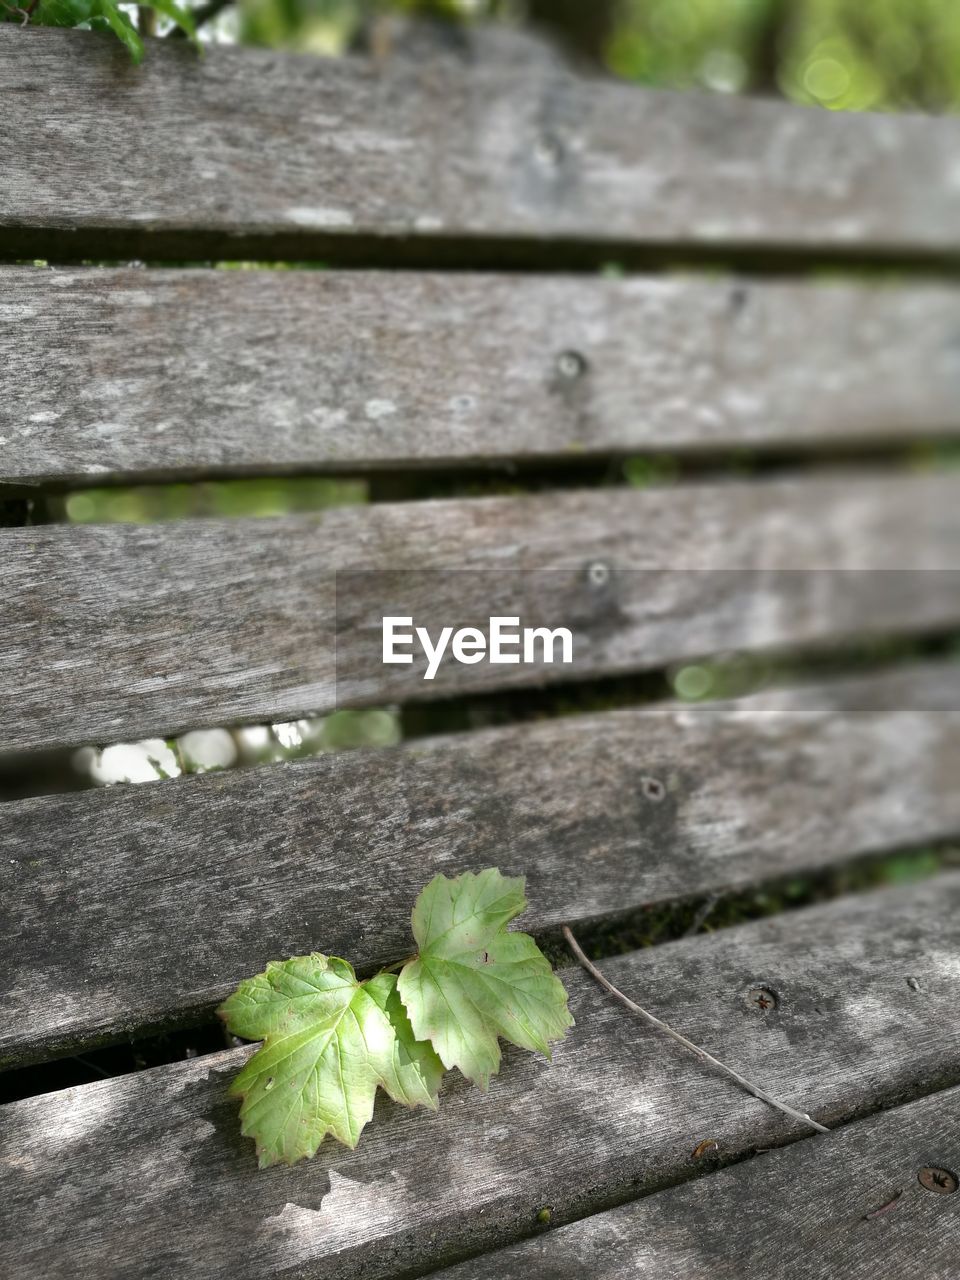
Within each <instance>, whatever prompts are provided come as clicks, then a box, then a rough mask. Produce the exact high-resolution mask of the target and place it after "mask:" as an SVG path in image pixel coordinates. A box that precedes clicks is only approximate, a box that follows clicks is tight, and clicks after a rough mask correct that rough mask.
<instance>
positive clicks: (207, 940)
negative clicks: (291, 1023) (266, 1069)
mask: <svg viewBox="0 0 960 1280" xmlns="http://www.w3.org/2000/svg"><path fill="white" fill-rule="evenodd" d="M957 777H960V664H957V665H954V666H948V665H943V666H940V665H935V664H933V665H930V666H929V667H926V668H923V667H921V668H917V669H914V670H909V671H904V672H903V673H900V674H895V675H891V676H887V677H883V678H876V679H869V678H862V679H859V680H854V681H849V682H836V683H831V684H825V685H822V686H813V687H810V688H800V689H795V690H793V691H790V692H789V693H788V692H781V693H778V694H777V695H775V696H772V697H767V696H761V697H754V698H749V699H744V700H743V701H742V702H741V703H731V704H728V705H723V704H717V705H716V706H714V707H709V706H706V705H703V706H697V707H687V708H683V707H679V708H678V707H659V708H650V709H646V710H636V709H635V710H624V711H618V712H610V713H605V714H602V715H592V716H582V717H571V718H567V719H560V720H551V721H546V722H544V723H541V724H534V725H527V726H522V727H517V728H512V729H504V730H496V731H492V730H491V731H485V732H482V733H475V734H467V735H462V736H453V737H446V738H436V739H432V740H424V741H422V742H417V743H415V744H411V745H410V746H408V747H403V748H400V749H398V750H395V751H386V752H378V753H351V754H350V755H347V756H340V757H326V758H322V759H316V760H312V761H309V762H302V763H300V764H297V765H295V766H290V767H287V768H282V767H277V766H268V767H266V768H260V769H255V770H252V771H241V772H233V773H226V774H211V775H208V776H206V777H202V778H191V779H185V780H182V781H173V782H164V783H160V784H156V785H152V786H148V787H146V788H134V789H129V788H115V789H112V790H110V791H106V792H102V791H101V792H89V793H84V794H80V795H61V796H57V797H42V798H38V799H35V800H28V801H20V802H15V803H13V802H11V803H8V804H5V805H0V851H2V858H0V972H4V973H6V974H7V981H6V982H5V983H4V985H3V990H2V991H0V1061H2V1062H3V1063H6V1064H7V1065H11V1064H14V1063H24V1062H29V1061H35V1060H37V1059H38V1058H42V1057H45V1056H49V1055H50V1054H51V1053H56V1052H64V1051H67V1050H69V1049H70V1048H71V1046H74V1047H75V1046H76V1045H78V1044H81V1043H84V1042H87V1043H90V1042H95V1041H98V1040H104V1039H110V1038H114V1037H116V1036H118V1035H119V1034H122V1033H123V1032H125V1031H133V1030H135V1029H139V1030H141V1031H142V1030H143V1029H144V1028H145V1027H159V1026H164V1025H169V1024H170V1023H171V1022H176V1021H177V1020H180V1021H182V1020H184V1019H185V1018H186V1017H189V1016H192V1015H194V1014H196V1013H197V1012H199V1011H206V1010H207V1009H209V1008H210V1007H212V1005H213V1004H214V1003H215V1002H216V1001H218V1000H219V999H221V998H222V997H223V996H225V995H226V994H227V993H228V992H229V990H230V989H231V988H232V987H233V986H234V985H235V984H236V983H237V982H238V981H239V980H240V979H241V978H242V977H244V976H246V975H247V974H249V973H252V972H254V971H256V970H258V969H260V968H262V967H263V965H264V964H265V963H266V961H267V960H269V959H272V958H276V957H279V956H286V955H290V954H303V953H305V952H307V951H310V950H311V949H313V948H315V947H317V946H321V947H322V948H323V949H324V950H327V951H330V952H332V953H333V954H336V955H348V956H350V957H351V958H352V959H354V960H355V961H356V962H357V963H359V964H361V965H363V966H370V965H378V964H385V963H388V962H390V961H393V960H395V959H396V958H397V957H398V956H403V955H405V954H406V952H407V948H408V947H409V941H410V936H409V926H410V905H411V903H412V901H413V899H414V897H415V896H416V894H417V892H418V891H419V889H420V887H421V886H422V885H423V884H424V883H425V882H426V881H427V880H428V879H430V878H431V877H432V876H433V875H434V874H435V873H436V872H438V871H443V872H444V873H446V874H448V875H454V874H457V873H458V872H459V871H461V870H463V869H464V868H466V867H474V868H480V867H483V866H488V865H499V866H500V867H501V868H502V869H503V870H504V871H509V872H511V873H517V874H526V876H527V877H528V886H529V889H528V892H529V897H530V901H531V903H532V912H531V926H532V927H533V928H535V929H536V930H538V931H543V930H549V929H555V928H557V927H558V926H559V924H560V923H562V922H563V921H570V922H578V921H583V920H591V919H596V918H597V917H599V916H603V915H608V914H610V913H616V912H622V911H626V910H629V909H631V908H637V907H640V906H642V905H643V904H645V903H649V902H657V901H662V900H665V899H669V898H677V897H690V896H694V895H697V894H701V893H703V894H706V893H711V892H719V891H721V890H724V889H728V888H731V887H734V886H737V885H743V884H746V883H750V882H756V881H762V880H765V879H770V878H772V877H775V876H782V875H786V874H790V873H792V872H796V871H800V870H804V869H808V870H809V869H813V868H817V867H822V866H824V865H827V864H829V863H833V862H837V861H839V860H842V859H846V858H848V857H850V856H852V855H856V854H864V853H870V852H878V851H880V850H885V849H893V848H897V847H899V846H905V845H913V846H914V847H916V846H917V845H918V844H922V843H923V842H925V841H938V840H943V839H946V838H950V837H953V836H960V793H958V791H957V787H956V779H957ZM371 921H375V922H376V928H375V929H374V928H372V927H371V924H370V922H371ZM144 957H149V962H147V963H145V962H144ZM51 993H56V995H55V997H54V996H52V995H51Z"/></svg>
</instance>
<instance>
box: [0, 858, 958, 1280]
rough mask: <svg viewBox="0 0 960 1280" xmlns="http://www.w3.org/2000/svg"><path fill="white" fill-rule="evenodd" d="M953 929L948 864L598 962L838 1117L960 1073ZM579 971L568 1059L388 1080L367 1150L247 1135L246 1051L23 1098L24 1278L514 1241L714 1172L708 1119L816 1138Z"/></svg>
mask: <svg viewBox="0 0 960 1280" xmlns="http://www.w3.org/2000/svg"><path fill="white" fill-rule="evenodd" d="M356 909H357V911H358V913H362V912H363V910H364V908H363V905H362V904H360V903H358V904H357V907H356ZM365 918H367V917H365ZM367 919H368V924H369V925H370V927H376V926H377V925H378V924H379V921H378V920H377V917H376V916H375V915H371V916H370V917H368V918H367ZM226 923H227V921H226V920H225V921H224V924H226ZM958 947H960V875H951V876H944V877H941V878H938V879H937V880H935V881H932V882H928V883H926V884H924V885H922V886H920V887H913V888H911V889H909V890H902V891H897V892H889V891H888V892H887V893H886V894H879V895H869V896H866V897H863V898H853V899H846V900H842V901H838V902H835V903H833V904H830V905H829V906H827V907H824V908H820V909H817V910H813V911H807V912H798V913H794V914H791V915H787V916H780V917H778V918H775V919H769V920H765V921H763V922H758V923H756V924H752V925H747V926H744V927H742V928H738V929H733V930H728V931H723V932H721V933H718V934H714V935H711V936H705V937H699V938H695V939H690V940H689V941H687V942H680V943H673V944H669V945H667V946H664V947H658V948H654V949H653V950H652V951H646V952H642V953H639V954H638V953H635V954H633V955H630V956H625V957H621V958H619V959H617V960H611V961H609V962H607V963H606V964H605V966H604V967H605V969H606V970H607V972H608V973H609V976H610V978H611V979H612V980H613V981H614V982H616V983H617V984H618V985H620V986H621V987H622V988H624V989H626V990H627V991H628V992H629V993H630V994H632V995H633V996H634V997H636V998H637V999H640V1000H643V1001H644V1002H645V1003H646V1004H648V1005H650V1006H652V1008H653V1010H654V1011H655V1012H657V1013H658V1014H660V1015H661V1016H663V1017H664V1018H665V1019H666V1020H667V1021H669V1022H670V1023H672V1024H673V1025H675V1026H676V1027H677V1028H678V1029H680V1030H682V1031H684V1032H686V1033H688V1034H690V1035H692V1036H694V1037H695V1038H696V1039H697V1040H698V1041H699V1042H700V1043H701V1044H703V1045H704V1046H705V1047H707V1048H709V1049H710V1050H711V1051H713V1052H715V1053H716V1054H717V1055H718V1056H719V1057H721V1058H722V1059H723V1060H725V1061H727V1062H730V1063H731V1064H732V1065H734V1066H737V1067H739V1068H740V1069H741V1070H744V1071H747V1072H749V1074H750V1075H752V1076H753V1077H754V1078H755V1079H756V1080H758V1081H760V1082H762V1084H763V1085H764V1086H765V1087H766V1088H768V1089H769V1090H770V1091H771V1092H772V1093H774V1094H775V1095H780V1096H782V1097H783V1098H784V1099H785V1100H787V1101H789V1102H790V1103H792V1104H793V1105H795V1106H798V1107H800V1108H801V1109H803V1110H809V1111H810V1112H811V1113H812V1114H813V1115H814V1116H815V1117H816V1118H817V1119H819V1120H820V1121H821V1122H823V1123H825V1124H827V1125H828V1126H830V1125H834V1124H837V1123H839V1122H841V1121H844V1120H848V1119H851V1118H853V1117H855V1116H858V1115H862V1114H864V1113H867V1112H869V1111H871V1110H873V1109H875V1108H877V1107H879V1106H884V1105H886V1106H889V1105H893V1104H895V1103H899V1102H903V1101H908V1100H910V1099H912V1098H914V1097H916V1096H918V1095H919V1094H921V1093H923V1092H927V1091H930V1090H934V1089H937V1088H942V1087H946V1086H948V1085H951V1084H953V1083H955V1082H956V1080H957V1077H958V1074H960V1062H958V1058H957V1045H958V1039H960V1000H958V995H960V975H958V971H957V952H958ZM148 960H149V958H148V957H144V963H145V964H146V963H148ZM563 977H564V980H565V982H566V984H567V986H568V988H569V991H570V996H571V1007H572V1010H573V1013H574V1016H575V1017H576V1020H577V1025H576V1027H575V1028H574V1029H573V1031H572V1032H571V1033H570V1035H569V1036H568V1038H567V1039H566V1040H565V1041H564V1042H563V1043H561V1044H560V1045H559V1046H557V1049H556V1052H555V1054H554V1061H553V1064H552V1065H550V1064H548V1063H547V1062H545V1061H544V1060H542V1059H537V1058H534V1057H532V1056H529V1055H525V1054H522V1053H517V1052H508V1053H507V1054H506V1056H505V1062H504V1067H503V1070H502V1072H501V1075H500V1076H499V1077H498V1078H497V1079H496V1080H495V1081H494V1082H493V1085H492V1087H491V1089H490V1091H489V1093H487V1094H481V1093H480V1092H479V1090H477V1089H475V1088H472V1087H470V1086H468V1085H466V1083H465V1082H464V1081H463V1080H462V1079H461V1078H460V1077H454V1076H452V1075H451V1077H449V1078H448V1081H447V1082H446V1085H445V1088H444V1091H443V1097H442V1100H441V1107H440V1111H439V1112H438V1113H437V1114H435V1115H432V1114H430V1113H427V1112H404V1111H403V1110H402V1108H399V1107H396V1106H394V1105H392V1104H390V1103H388V1102H386V1101H381V1105H379V1106H378V1108H377V1113H376V1115H375V1117H374V1120H373V1123H372V1124H371V1126H370V1127H369V1128H368V1130H367V1131H366V1132H365V1133H364V1135H363V1137H362V1140H361V1142H360V1145H359V1147H358V1148H357V1149H356V1151H354V1152H348V1151H345V1150H344V1149H342V1148H339V1147H336V1146H335V1144H331V1145H329V1146H324V1147H323V1148H322V1149H321V1151H320V1152H319V1153H318V1155H317V1156H316V1157H315V1158H314V1159H313V1160H312V1161H309V1162H306V1163H302V1164H300V1165H297V1166H295V1167H293V1168H290V1169H286V1168H275V1169H271V1170H269V1171H266V1172H261V1171H259V1170H257V1168H256V1163H255V1159H254V1156H253V1144H252V1143H251V1142H250V1141H249V1139H245V1138H241V1137H240V1136H239V1127H238V1123H237V1116H236V1111H237V1107H236V1103H235V1102H234V1101H232V1100H229V1099H228V1098H227V1097H226V1085H227V1081H228V1080H229V1078H231V1077H232V1076H233V1074H234V1073H235V1072H236V1070H237V1068H238V1067H239V1065H240V1063H241V1062H242V1061H243V1060H244V1058H245V1056H246V1052H247V1051H246V1050H237V1051H230V1052H226V1053H224V1054H222V1055H215V1056H213V1057H208V1058H200V1059H196V1060H194V1061H192V1062H186V1063H183V1064H177V1065H174V1066H169V1067H160V1068H157V1069H155V1070H152V1071H146V1072H143V1073H142V1074H139V1075H130V1076H123V1077H119V1078H115V1079H112V1080H104V1081H102V1082H99V1083H95V1084H91V1085H87V1086H81V1087H79V1088H75V1089H71V1090H65V1091H63V1092H61V1093H54V1094H48V1095H46V1096H40V1097H35V1098H31V1099H28V1100H26V1101H24V1102H20V1103H15V1104H11V1105H9V1106H7V1107H5V1108H4V1114H3V1119H4V1124H3V1126H2V1133H0V1206H2V1208H0V1217H2V1218H3V1219H4V1220H5V1222H6V1226H7V1229H6V1230H5V1231H4V1233H3V1234H4V1237H5V1238H6V1239H7V1240H8V1241H9V1243H8V1244H7V1245H6V1249H5V1256H4V1262H5V1268H6V1276H7V1277H8V1280H35V1278H36V1277H37V1276H43V1277H45V1280H61V1278H64V1280H65V1278H66V1277H71V1280H72V1277H73V1276H75V1275H78V1274H80V1275H97V1276H103V1277H111V1278H112V1277H116V1278H117V1280H120V1277H122V1278H123V1280H132V1278H135V1277H147V1276H157V1275H175V1274H180V1275H190V1276H203V1277H219V1276H224V1277H228V1276H229V1277H232V1278H234V1280H236V1278H238V1277H245V1276H251V1277H253V1276H257V1277H262V1276H267V1275H278V1274H290V1275H297V1276H299V1277H302V1278H304V1280H305V1278H307V1277H321V1276H322V1277H324V1278H325V1280H338V1278H339V1277H346V1276H359V1275H361V1274H362V1275H363V1276H364V1277H366V1278H367V1280H371V1278H374V1277H387V1276H391V1275H395V1274H397V1273H398V1272H402V1273H409V1272H412V1271H416V1269H417V1268H418V1267H420V1268H423V1269H427V1268H428V1267H430V1266H435V1265H437V1264H440V1263H442V1262H445V1261H452V1260H453V1259H454V1258H455V1257H457V1256H463V1254H464V1253H466V1252H468V1251H470V1250H477V1249H483V1248H491V1247H493V1246H495V1245H497V1244H505V1243H509V1242H511V1241H514V1240H516V1239H517V1238H518V1237H520V1236H522V1235H524V1234H527V1233H530V1232H532V1231H533V1230H535V1228H536V1220H537V1213H538V1211H539V1210H540V1209H541V1208H542V1207H544V1206H545V1205H550V1206H551V1207H552V1210H553V1220H554V1222H555V1223H557V1224H561V1223H563V1222H564V1221H565V1220H567V1219H569V1218H571V1217H573V1216H575V1215H583V1214H586V1213H589V1212H591V1211H595V1210H597V1209H600V1208H604V1207H608V1206H610V1205H611V1204H614V1203H617V1202H618V1201H622V1200H624V1199H626V1198H628V1197H631V1196H634V1195H637V1194H640V1193H642V1192H644V1191H648V1190H653V1189H655V1188H657V1187H660V1186H663V1185H664V1184H665V1183H667V1182H670V1181H673V1180H676V1179H677V1178H680V1177H683V1176H684V1175H689V1174H693V1173H696V1172H697V1171H698V1170H699V1169H700V1168H701V1166H699V1164H698V1162H696V1161H694V1160H693V1159H692V1152H693V1151H694V1149H695V1147H697V1145H698V1144H699V1143H701V1142H702V1141H704V1140H705V1139H713V1140H714V1141H716V1142H717V1143H718V1145H719V1149H720V1153H721V1155H722V1157H723V1158H725V1159H730V1158H733V1157H736V1156H738V1155H742V1154H746V1153H748V1152H750V1151H752V1150H754V1149H756V1148H757V1147H770V1146H774V1145H777V1144H779V1143H782V1142H784V1141H786V1140H788V1139H790V1138H793V1137H799V1136H802V1135H801V1131H800V1129H799V1127H795V1126H794V1122H792V1121H790V1120H788V1119H787V1118H785V1117H784V1116H783V1115H782V1114H780V1113H779V1112H775V1111H773V1110H771V1109H769V1108H768V1107H766V1106H765V1105H764V1104H763V1103H760V1102H757V1101H756V1100H755V1099H754V1098H752V1097H750V1096H749V1095H748V1094H746V1093H744V1092H742V1091H741V1090H740V1089H739V1088H738V1087H737V1086H735V1085H733V1084H731V1083H730V1082H728V1081H727V1080H726V1079H725V1078H723V1077H721V1076H718V1075H714V1074H713V1073H711V1072H710V1071H708V1070H706V1069H705V1068H704V1067H702V1066H701V1064H699V1063H698V1062H696V1061H695V1060H694V1059H693V1058H691V1057H690V1056H689V1055H688V1054H687V1053H685V1052H684V1051H683V1050H681V1049H679V1048H678V1047H677V1046H675V1045H673V1044H672V1043H671V1042H670V1041H668V1040H667V1039H665V1038H664V1037H662V1036H660V1035H659V1034H658V1033H656V1032H654V1031H652V1030H650V1029H648V1028H647V1027H646V1026H645V1025H643V1024H642V1023H640V1022H639V1021H638V1020H636V1019H634V1018H631V1017H630V1016H629V1015H628V1014H627V1013H625V1011H624V1010H623V1009H622V1007H621V1006H620V1005H618V1004H616V1003H615V1002H614V1001H613V1000H612V999H610V998H609V997H608V996H607V995H606V994H605V993H603V992H602V991H600V989H599V988H597V987H596V985H595V984H593V983H592V981H591V979H589V978H588V977H587V976H586V975H585V974H583V973H581V972H580V971H579V970H565V971H564V973H563ZM910 977H912V978H915V979H916V985H917V988H918V989H916V990H915V989H914V988H913V987H911V986H910V985H908V983H907V979H908V978H910ZM758 984H762V985H764V986H768V987H771V988H772V989H773V990H774V991H775V992H776V993H777V994H778V996H779V1004H778V1006H777V1008H776V1009H774V1010H772V1011H770V1012H768V1013H766V1014H764V1013H762V1012H760V1011H759V1010H757V1008H756V1007H755V1006H752V1005H751V1004H750V1003H749V1002H748V1001H747V999H746V998H745V997H746V995H747V993H748V992H749V991H750V990H751V989H753V988H754V987H756V986H757V985H758ZM934 1154H935V1153H934V1152H931V1158H933V1156H934ZM868 1207H871V1208H872V1207H874V1206H873V1205H872V1204H870V1205H869V1206H868Z"/></svg>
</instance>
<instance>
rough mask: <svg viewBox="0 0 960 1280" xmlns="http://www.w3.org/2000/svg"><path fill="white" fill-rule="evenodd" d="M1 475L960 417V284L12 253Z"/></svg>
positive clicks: (948, 424) (520, 453) (786, 438)
mask: <svg viewBox="0 0 960 1280" xmlns="http://www.w3.org/2000/svg"><path fill="white" fill-rule="evenodd" d="M0 315H3V316H6V317H7V318H8V320H9V321H10V322H9V323H8V324H7V325H6V326H5V327H4V328H3V329H2V330H0V364H2V366H3V368H4V371H5V372H4V396H3V400H2V403H0V437H3V444H2V448H0V479H6V480H11V481H13V480H18V481H31V480H32V481H37V480H50V479H55V480H64V479H70V478H84V477H86V478H87V479H88V480H89V478H91V477H95V476H99V475H100V474H101V473H103V472H110V473H114V474H118V475H130V474H132V475H150V474H166V475H174V474H176V473H178V472H180V473H182V472H187V473H191V472H193V473H195V472H198V471H209V470H234V471H243V470H247V471H260V472H263V471H269V470H271V469H283V468H291V467H300V468H308V467H321V466H322V467H339V468H347V467H366V466H378V465H379V466H384V465H388V464H397V463H407V464H409V463H420V464H426V463H437V462H443V461H446V462H450V461H456V462H461V463H464V462H473V461H476V460H480V459H484V458H503V457H512V458H521V459H529V458H536V457H563V456H569V455H570V454H572V453H578V454H582V453H587V454H598V453H604V452H607V453H610V452H625V451H628V450H631V449H636V450H643V449H668V450H674V451H676V450H719V449H723V448H727V447H730V446H739V445H751V444H763V445H774V446H779V447H781V448H782V447H786V448H797V447H799V446H801V445H804V444H809V443H812V442H819V443H832V444H837V443H842V442H844V441H848V442H849V441H854V440H855V441H869V442H882V441H884V440H886V441H890V440H895V439H910V438H916V437H917V436H922V435H924V434H926V435H931V434H941V433H942V434H946V433H958V432H960V411H958V408H957V406H958V404H960V340H958V334H960V290H957V289H953V288H938V287H935V286H929V287H916V286H914V287H910V288H905V289H904V288H878V287H876V286H873V287H868V286H855V287H851V286H848V285H837V284H821V283H816V284H809V283H807V284H802V283H793V284H787V283H773V282H769V283H751V284H748V283H747V282H745V281H744V282H738V281H733V282H728V283H722V282H717V281H696V280H693V279H676V278H659V279H658V278H655V277H654V278H649V277H648V278H645V279H644V278H631V279H624V280H602V279H588V280H584V279H572V278H569V277H568V278H549V279H544V278H536V277H527V278H525V279H521V280H517V279H516V278H515V277H513V278H511V277H508V276H488V277H479V276H469V275H449V274H448V275H413V274H401V275H397V274H395V273H394V274H381V273H377V272H364V273H363V274H359V275H358V274H356V273H345V272H334V273H316V272H304V273H298V272H292V273H291V272H271V271H260V272H212V271H151V272H150V273H145V272H143V271H137V270H122V271H111V270H96V269H83V268H81V269H78V270H75V271H65V270H59V271H36V270H33V269H29V268H10V269H7V270H0Z"/></svg>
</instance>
